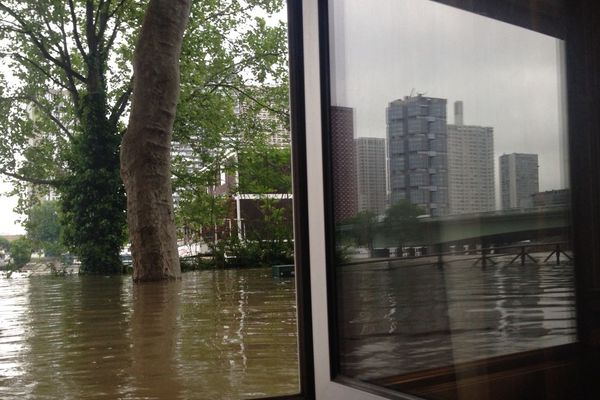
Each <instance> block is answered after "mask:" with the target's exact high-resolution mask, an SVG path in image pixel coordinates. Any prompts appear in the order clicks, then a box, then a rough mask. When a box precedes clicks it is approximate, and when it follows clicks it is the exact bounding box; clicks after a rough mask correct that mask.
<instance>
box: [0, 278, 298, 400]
mask: <svg viewBox="0 0 600 400" xmlns="http://www.w3.org/2000/svg"><path fill="white" fill-rule="evenodd" d="M297 359H298V357H297V327H296V306H295V289H294V283H293V281H292V280H281V281H278V280H273V279H272V278H271V276H270V270H268V269H252V270H244V271H238V270H227V271H203V272H193V273H187V274H184V277H183V279H182V280H181V281H179V282H170V283H159V284H144V285H133V284H132V282H131V278H130V277H80V276H69V277H64V278H62V277H52V276H38V277H29V278H28V277H24V276H16V275H13V277H12V278H11V279H6V278H4V277H0V399H4V400H8V399H88V398H89V399H239V398H256V397H266V396H274V395H281V394H289V393H295V392H297V391H298V371H297Z"/></svg>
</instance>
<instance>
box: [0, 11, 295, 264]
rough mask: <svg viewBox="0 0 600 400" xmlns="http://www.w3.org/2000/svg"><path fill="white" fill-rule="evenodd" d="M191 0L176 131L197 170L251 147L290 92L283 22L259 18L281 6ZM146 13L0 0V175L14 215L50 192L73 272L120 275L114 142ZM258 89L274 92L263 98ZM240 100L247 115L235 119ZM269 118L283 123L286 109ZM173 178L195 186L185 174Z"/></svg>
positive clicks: (121, 211) (121, 220)
mask: <svg viewBox="0 0 600 400" xmlns="http://www.w3.org/2000/svg"><path fill="white" fill-rule="evenodd" d="M172 3H173V4H175V2H172ZM193 3H194V4H193V5H192V15H193V18H192V20H191V24H190V26H189V29H188V30H187V32H186V36H185V42H184V50H183V56H182V60H183V63H182V70H183V72H182V78H183V79H182V82H181V83H182V85H181V86H182V96H181V105H180V107H179V110H178V122H177V126H176V129H175V131H176V133H177V140H178V141H181V142H184V143H191V144H193V145H194V148H195V151H196V153H197V154H199V155H200V157H202V158H203V160H202V161H203V162H204V161H211V160H215V159H218V157H219V156H220V155H221V154H222V153H221V151H220V149H222V148H224V146H222V144H223V143H228V144H231V142H232V141H231V138H232V137H233V138H243V139H242V140H241V141H238V142H237V144H235V147H238V148H239V147H240V146H242V145H244V143H250V142H251V141H249V136H251V133H252V132H260V131H261V130H260V129H258V128H257V125H264V123H265V122H266V121H262V120H257V119H256V118H254V116H256V115H257V113H258V112H259V110H260V109H261V108H264V106H265V105H266V106H268V107H270V106H269V104H271V103H272V102H273V101H274V100H276V102H277V103H278V104H287V100H286V99H287V86H286V85H285V84H282V85H279V83H280V82H284V81H285V73H286V71H287V69H286V62H285V60H286V51H285V45H286V40H285V27H284V25H283V24H278V25H277V26H274V27H273V26H269V24H267V23H266V22H265V19H264V18H261V17H258V14H262V15H264V14H270V13H273V12H276V11H278V10H279V9H281V7H282V4H283V2H282V0H246V1H244V2H240V1H238V0H202V1H194V2H193ZM146 4H147V3H146V2H139V1H134V0H0V17H1V18H0V55H1V56H2V57H3V62H4V64H5V65H7V66H9V68H10V71H4V72H5V73H6V74H7V75H8V76H7V77H6V80H2V82H3V85H2V89H1V90H0V129H2V131H3V140H2V141H1V142H0V174H2V175H4V177H8V178H9V179H10V180H11V182H12V183H13V184H14V185H15V192H16V193H18V194H19V195H20V196H21V201H20V211H21V212H26V211H27V210H28V209H29V207H30V206H31V205H32V204H33V203H35V202H36V200H37V196H39V195H42V194H44V192H48V191H49V190H54V191H56V192H57V193H58V195H59V196H60V198H61V204H62V206H63V213H62V215H63V221H62V222H63V225H64V228H65V233H64V236H65V241H66V243H67V244H68V245H69V247H70V250H71V251H72V252H73V253H75V254H77V255H78V256H79V258H80V260H81V261H82V266H81V271H82V272H91V273H117V272H119V271H120V270H121V262H120V259H119V251H120V248H121V246H122V245H123V243H124V241H125V238H126V229H125V221H126V214H125V209H126V201H125V196H124V189H123V185H122V182H121V180H120V176H119V173H120V172H119V145H120V143H121V139H122V132H123V128H124V125H123V124H122V119H123V116H125V115H126V113H127V109H128V104H129V98H130V95H131V90H132V82H131V78H132V75H131V65H130V63H131V59H132V51H131V49H132V48H133V41H134V39H133V38H134V37H136V36H137V31H138V29H139V26H140V25H141V20H142V17H143V14H144V9H145V7H146ZM257 10H263V12H260V13H257V12H256V11H257ZM1 72H2V70H0V73H1ZM0 78H1V77H0ZM7 82H10V84H8V83H7ZM265 83H270V84H273V88H271V89H269V90H263V89H262V88H261V87H260V86H261V85H262V84H265ZM277 85H279V86H277ZM240 99H242V100H243V101H242V102H244V103H245V104H246V106H245V107H246V110H247V112H245V113H244V114H243V117H242V118H234V110H235V108H236V105H237V104H238V103H240ZM269 102H271V103H269ZM248 110H251V111H252V112H248ZM282 110H283V111H282ZM276 111H277V112H276V115H280V116H281V119H282V120H283V121H285V120H286V115H287V113H286V112H285V108H279V107H277V109H276ZM197 137H200V138H201V139H200V140H196V138H197ZM183 169H184V170H185V169H186V168H185V167H184V168H183ZM182 181H186V182H187V183H186V184H185V185H186V186H187V185H188V184H190V183H189V182H190V181H191V182H192V184H190V186H192V187H194V186H198V185H194V184H193V183H194V182H196V183H197V181H196V178H195V176H194V175H193V174H187V176H186V177H185V179H183V180H182Z"/></svg>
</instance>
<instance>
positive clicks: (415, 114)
mask: <svg viewBox="0 0 600 400" xmlns="http://www.w3.org/2000/svg"><path fill="white" fill-rule="evenodd" d="M386 117H387V118H386V120H387V143H388V171H389V188H390V204H391V205H393V204H394V203H396V202H398V201H400V200H402V199H407V200H409V201H410V202H411V203H413V204H416V205H418V206H420V207H421V208H423V209H424V211H425V212H426V213H427V214H430V215H432V216H438V215H446V214H447V213H448V155H447V145H448V143H447V142H448V140H447V129H446V99H438V98H433V97H425V96H422V95H417V96H409V97H405V98H404V99H398V100H394V101H392V102H391V103H389V105H388V108H387V112H386Z"/></svg>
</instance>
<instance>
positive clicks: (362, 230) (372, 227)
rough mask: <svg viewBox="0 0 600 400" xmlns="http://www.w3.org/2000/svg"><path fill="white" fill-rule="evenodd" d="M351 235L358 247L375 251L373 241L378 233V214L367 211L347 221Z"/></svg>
mask: <svg viewBox="0 0 600 400" xmlns="http://www.w3.org/2000/svg"><path fill="white" fill-rule="evenodd" d="M346 224H347V225H348V226H349V230H348V231H347V232H345V233H346V234H347V235H349V236H350V237H351V238H352V240H353V241H354V243H355V244H356V245H357V246H365V247H366V248H367V249H369V252H371V251H372V250H373V241H374V240H375V235H376V234H377V232H378V220H377V214H375V213H373V212H372V211H369V210H365V211H361V212H359V213H358V214H356V216H355V217H353V218H350V219H349V220H347V221H346Z"/></svg>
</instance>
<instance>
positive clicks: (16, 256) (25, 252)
mask: <svg viewBox="0 0 600 400" xmlns="http://www.w3.org/2000/svg"><path fill="white" fill-rule="evenodd" d="M32 252H33V246H32V244H31V242H30V241H29V239H27V238H24V237H21V238H19V239H17V240H15V241H14V242H12V243H11V246H10V258H11V260H12V267H13V269H20V268H23V267H24V266H25V264H27V263H28V262H29V261H30V260H31V253H32Z"/></svg>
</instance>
